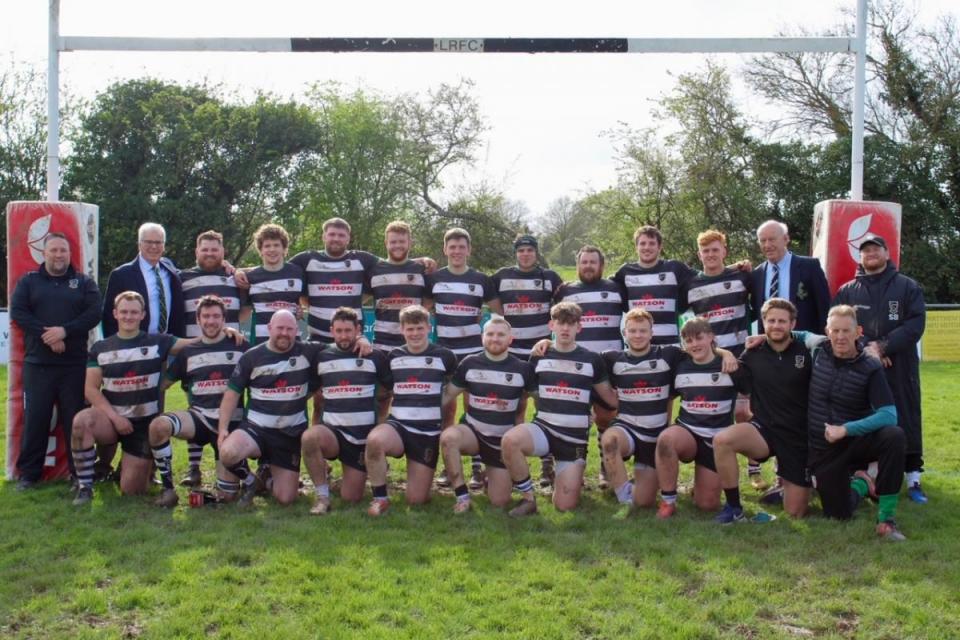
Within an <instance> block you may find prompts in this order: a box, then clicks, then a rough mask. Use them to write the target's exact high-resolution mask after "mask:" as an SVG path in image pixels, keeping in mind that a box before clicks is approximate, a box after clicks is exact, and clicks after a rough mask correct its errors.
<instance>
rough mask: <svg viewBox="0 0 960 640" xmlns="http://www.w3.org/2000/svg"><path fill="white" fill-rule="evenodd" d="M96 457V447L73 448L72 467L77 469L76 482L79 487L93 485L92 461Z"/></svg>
mask: <svg viewBox="0 0 960 640" xmlns="http://www.w3.org/2000/svg"><path fill="white" fill-rule="evenodd" d="M96 459H97V449H96V448H95V447H90V448H89V449H74V450H73V468H74V469H76V470H77V484H78V485H80V486H81V487H86V488H88V489H89V488H90V487H92V486H93V463H94V461H96Z"/></svg>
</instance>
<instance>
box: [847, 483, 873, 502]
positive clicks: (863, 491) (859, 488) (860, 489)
mask: <svg viewBox="0 0 960 640" xmlns="http://www.w3.org/2000/svg"><path fill="white" fill-rule="evenodd" d="M850 488H851V489H853V492H854V493H856V494H857V495H858V496H860V497H861V498H866V497H867V494H868V493H870V485H868V484H867V481H866V480H864V479H863V478H854V479H853V480H851V481H850Z"/></svg>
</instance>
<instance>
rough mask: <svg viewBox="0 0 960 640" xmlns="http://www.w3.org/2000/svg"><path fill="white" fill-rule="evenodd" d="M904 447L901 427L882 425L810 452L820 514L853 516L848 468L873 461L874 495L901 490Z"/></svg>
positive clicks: (904, 441)
mask: <svg viewBox="0 0 960 640" xmlns="http://www.w3.org/2000/svg"><path fill="white" fill-rule="evenodd" d="M906 446H907V440H906V436H905V434H904V433H903V429H901V428H900V427H884V428H883V429H879V430H877V431H874V432H872V433H868V434H867V435H864V436H855V437H852V438H844V439H843V440H841V441H840V442H837V443H835V444H832V445H828V448H827V449H826V450H823V451H817V452H815V453H814V452H811V461H810V472H811V475H812V476H813V478H812V479H813V486H814V487H815V488H816V490H817V493H819V494H820V504H821V505H822V506H823V515H825V516H827V517H828V518H839V519H841V520H846V519H848V518H850V517H851V516H852V515H853V510H852V504H851V500H850V491H851V489H850V469H851V468H858V467H859V468H864V467H866V466H867V465H868V464H869V463H871V462H873V461H874V460H876V461H877V462H878V467H879V468H878V470H877V480H876V484H877V495H881V496H885V495H890V494H894V493H900V486H901V485H902V484H903V459H904V451H905V449H906Z"/></svg>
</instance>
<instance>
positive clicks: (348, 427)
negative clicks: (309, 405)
mask: <svg viewBox="0 0 960 640" xmlns="http://www.w3.org/2000/svg"><path fill="white" fill-rule="evenodd" d="M362 332H363V320H362V319H361V317H360V314H359V313H357V311H356V310H355V309H353V308H351V307H340V308H338V309H337V310H336V311H334V312H333V316H332V317H331V318H330V333H331V334H332V335H333V344H331V345H328V346H327V347H325V348H324V349H322V350H321V351H320V352H319V353H318V354H317V375H318V376H319V378H320V388H319V389H318V390H317V393H316V394H315V395H314V414H313V415H314V424H313V425H311V426H310V428H309V429H307V431H306V432H305V433H304V434H303V439H302V442H303V461H304V463H305V464H306V465H307V470H308V471H309V472H310V477H311V479H313V486H314V488H315V490H316V494H317V498H316V501H315V502H314V505H313V508H312V509H310V513H312V514H314V515H323V514H325V513H327V512H329V511H330V487H329V485H328V484H327V463H326V462H325V461H324V458H326V459H327V460H339V461H340V463H341V464H342V465H343V481H342V483H341V485H340V497H341V498H342V499H343V500H345V501H347V502H359V501H360V499H361V498H362V497H363V488H364V486H365V485H366V483H367V467H366V465H365V464H364V452H365V448H366V444H367V436H368V434H369V433H370V431H371V430H372V429H373V427H374V425H376V424H377V419H378V417H380V416H378V415H377V400H378V391H380V392H382V391H383V389H385V388H386V387H387V384H388V383H389V376H388V374H387V371H388V367H387V358H386V356H385V355H383V352H382V351H380V350H376V351H373V352H372V353H370V354H368V355H366V356H362V357H361V356H358V355H357V354H356V353H354V351H355V350H356V348H357V339H358V338H359V337H360V335H361V334H362Z"/></svg>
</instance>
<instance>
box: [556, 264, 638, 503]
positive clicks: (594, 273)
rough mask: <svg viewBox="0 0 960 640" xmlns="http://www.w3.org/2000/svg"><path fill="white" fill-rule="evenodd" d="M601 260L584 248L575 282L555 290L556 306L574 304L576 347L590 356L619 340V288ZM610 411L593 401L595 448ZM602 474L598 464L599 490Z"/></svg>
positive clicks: (604, 481) (619, 344) (612, 347)
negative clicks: (605, 273)
mask: <svg viewBox="0 0 960 640" xmlns="http://www.w3.org/2000/svg"><path fill="white" fill-rule="evenodd" d="M604 262H605V258H604V256H603V252H602V251H600V249H598V248H597V247H594V246H590V245H586V246H584V247H581V249H580V251H578V252H577V278H578V280H577V282H566V283H564V284H562V285H561V286H560V287H559V288H558V289H557V294H556V297H555V300H556V301H557V302H574V303H576V304H577V305H578V306H579V307H580V309H581V310H582V312H583V316H582V317H581V319H580V323H581V326H582V327H583V331H581V332H580V335H579V336H577V344H578V345H580V346H581V347H584V348H586V349H588V350H590V351H593V352H594V353H597V354H600V353H603V352H604V351H620V350H621V349H622V348H623V336H622V335H621V333H620V318H621V317H622V316H623V297H622V295H621V291H620V287H619V285H617V284H616V283H615V282H613V281H612V280H608V279H607V278H604V277H603V267H604ZM614 415H616V414H615V411H614V410H613V408H612V407H609V406H605V405H604V403H603V402H602V401H598V400H597V398H594V403H593V417H594V421H595V422H596V423H597V444H599V443H600V439H601V438H602V437H603V432H604V431H606V430H607V427H608V426H609V425H610V421H611V420H613V416H614ZM607 484H608V483H607V476H606V470H605V469H604V465H603V462H602V460H601V463H600V488H601V489H605V488H606V487H607Z"/></svg>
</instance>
